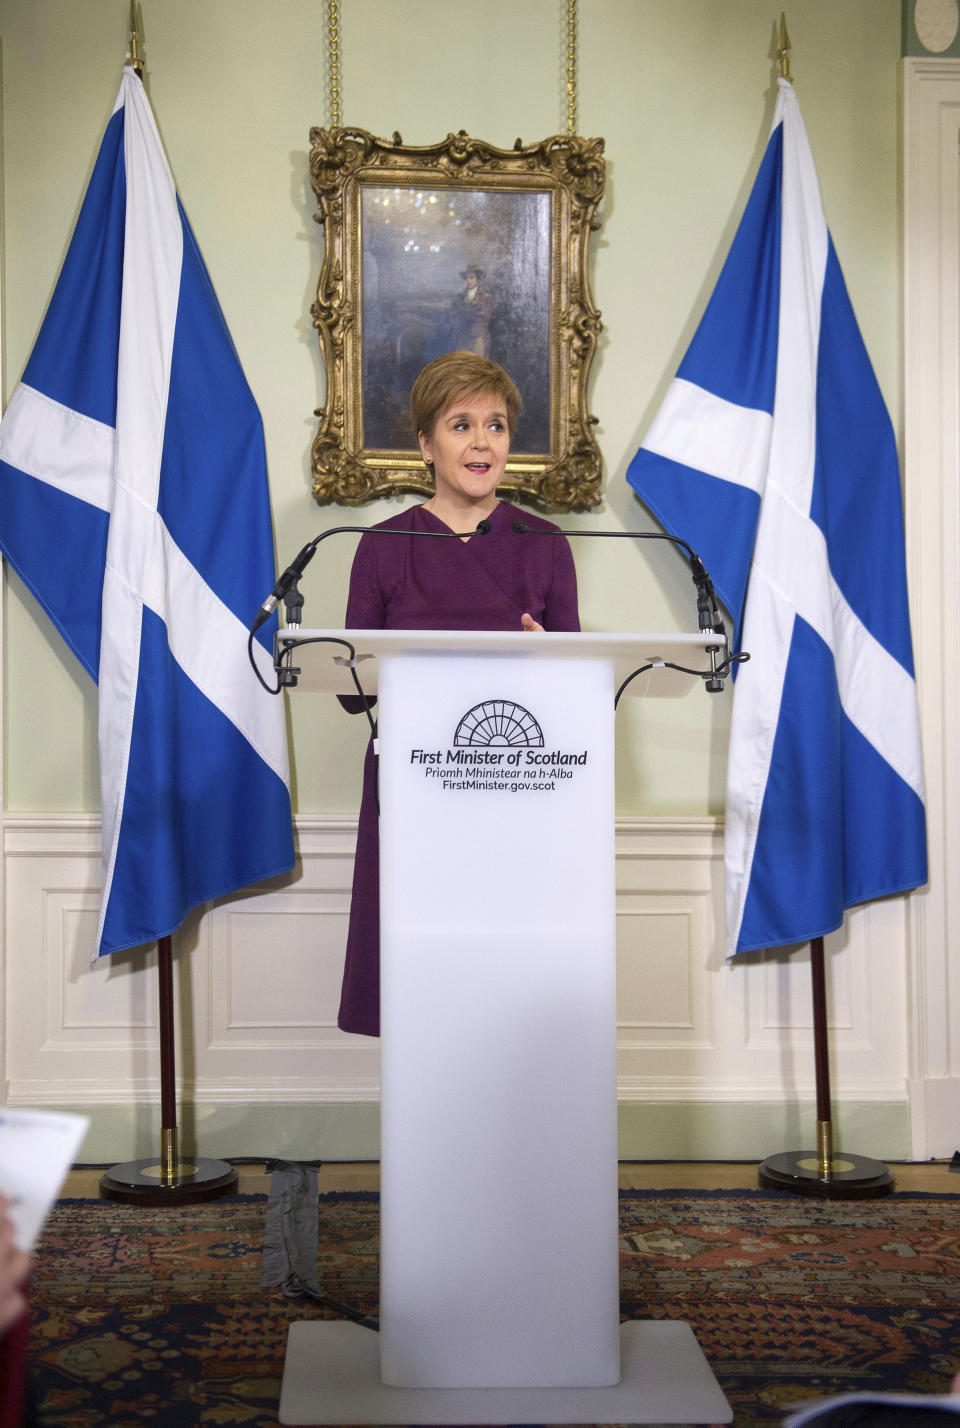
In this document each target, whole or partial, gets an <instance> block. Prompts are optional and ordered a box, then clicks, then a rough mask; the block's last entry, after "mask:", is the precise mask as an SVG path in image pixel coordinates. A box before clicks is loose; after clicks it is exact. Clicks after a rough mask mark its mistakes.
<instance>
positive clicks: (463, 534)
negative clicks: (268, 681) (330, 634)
mask: <svg viewBox="0 0 960 1428" xmlns="http://www.w3.org/2000/svg"><path fill="white" fill-rule="evenodd" d="M492 528H493V527H492V524H491V522H490V521H487V520H483V521H479V522H478V523H477V526H476V528H475V530H472V531H410V530H398V529H397V528H396V527H389V526H388V527H383V526H333V527H332V528H331V529H330V530H328V531H321V532H320V534H319V535H317V536H314V538H313V540H311V541H308V542H307V544H306V545H305V546H304V547H303V549H302V550H301V551H299V552H298V554H297V555H295V556H294V558H293V560H291V562H290V564H289V565H288V566H287V568H286V570H285V571H284V572H283V574H282V575H280V576H278V578H277V583H276V584H275V585H274V587H273V589H272V590H271V591H270V594H269V595H268V596H267V598H266V600H264V602H263V604H262V605H261V606H260V608H259V610H258V611H257V613H256V616H255V617H254V621H253V624H252V625H251V626H250V634H251V635H252V634H255V633H256V631H257V630H259V628H260V626H261V625H262V624H263V623H264V621H265V620H269V618H270V616H271V615H272V614H273V612H274V610H275V609H276V608H277V606H278V605H279V603H280V601H281V600H284V599H286V597H287V596H288V595H289V594H290V592H291V591H292V590H294V588H295V587H296V585H297V582H298V581H299V579H300V577H301V575H302V574H303V572H304V571H305V570H306V568H307V566H308V565H309V564H310V562H311V560H312V559H313V557H314V556H315V555H316V553H317V546H318V545H319V544H320V542H321V541H322V540H326V539H327V537H328V536H333V535H344V534H348V535H350V534H352V535H398V536H429V537H430V538H431V539H432V540H468V539H469V538H470V536H473V535H488V534H489V533H490V531H491V530H492ZM291 603H293V604H294V605H295V606H296V608H297V609H298V610H299V608H300V607H301V606H302V605H303V598H302V596H301V597H299V601H297V600H296V599H295V600H294V601H293V602H291Z"/></svg>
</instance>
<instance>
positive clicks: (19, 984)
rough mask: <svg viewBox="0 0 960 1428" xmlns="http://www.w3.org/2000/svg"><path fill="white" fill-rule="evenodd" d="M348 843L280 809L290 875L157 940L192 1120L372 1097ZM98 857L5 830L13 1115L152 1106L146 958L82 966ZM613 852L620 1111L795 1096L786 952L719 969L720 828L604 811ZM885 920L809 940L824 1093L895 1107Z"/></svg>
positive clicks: (49, 826) (46, 833)
mask: <svg viewBox="0 0 960 1428" xmlns="http://www.w3.org/2000/svg"><path fill="white" fill-rule="evenodd" d="M355 837H356V823H355V820H354V819H349V818H309V817H305V818H300V819H298V820H297V842H298V848H299V852H300V863H299V866H298V869H297V871H296V872H295V873H294V874H291V875H290V876H288V877H284V878H278V879H275V880H273V881H271V882H270V883H266V884H263V885H261V886H260V887H258V888H254V889H251V890H249V891H248V892H246V893H244V894H242V895H240V896H238V897H235V898H232V899H230V900H227V901H224V902H222V903H216V904H213V905H211V906H210V907H209V908H208V909H207V910H206V911H205V912H204V914H203V915H202V916H199V915H198V916H196V917H194V918H192V919H191V920H190V921H189V922H188V924H187V925H186V927H185V928H184V929H183V931H182V932H181V933H180V934H178V936H177V937H176V939H175V942H174V947H175V982H176V998H177V1005H178V1026H179V1045H178V1073H179V1085H180V1095H181V1099H182V1100H183V1101H184V1102H186V1103H189V1104H191V1105H194V1106H196V1107H198V1108H200V1109H198V1115H199V1114H200V1110H201V1109H202V1108H203V1107H207V1108H209V1111H210V1113H211V1114H213V1112H214V1108H216V1110H217V1113H218V1114H222V1113H225V1112H226V1111H227V1109H228V1108H229V1107H234V1108H235V1111H236V1112H237V1113H239V1112H240V1110H241V1109H242V1108H244V1107H248V1106H251V1105H254V1104H257V1105H260V1106H264V1107H267V1106H276V1107H280V1106H286V1107H290V1106H297V1105H299V1106H303V1107H309V1106H323V1105H327V1106H331V1107H332V1106H335V1105H350V1104H354V1105H357V1104H360V1103H369V1102H373V1101H376V1099H377V1096H378V1087H379V1082H378V1049H377V1043H376V1042H373V1041H370V1040H369V1039H367V1038H365V1037H357V1036H348V1035H346V1034H344V1033H342V1032H340V1031H339V1030H337V1028H336V1009H337V1000H338V995H339V979H340V971H341V966H342V958H343V947H344V943H345V937H346V924H347V914H348V910H349V897H350V883H351V877H352V862H353V848H354V841H355ZM99 853H100V828H99V820H98V819H97V818H95V817H91V816H79V815H69V816H59V815H51V816H48V817H37V816H27V815H16V814H14V815H10V816H8V818H7V819H6V820H5V825H4V831H3V868H4V873H5V876H6V880H7V908H6V943H7V948H8V995H7V999H6V1034H7V1043H8V1057H7V1078H8V1094H9V1099H10V1101H11V1102H13V1103H17V1104H32V1105H65V1104H78V1103H79V1104H85V1105H89V1106H91V1107H101V1108H105V1107H109V1106H123V1105H127V1106H138V1105H147V1104H152V1103H154V1102H155V1101H156V1100H157V1098H158V1094H159V1091H158V1072H159V1061H158V1054H157V1047H156V1041H157V1035H156V999H155V963H154V959H153V954H152V953H149V954H145V953H143V952H139V951H138V952H133V953H124V954H115V955H114V956H113V957H112V958H105V959H102V960H101V961H100V962H99V963H98V964H97V965H96V967H94V968H92V969H91V968H90V967H89V965H88V956H89V946H90V945H91V942H92V938H93V935H94V928H95V924H96V909H97V887H98V883H99V862H100V859H99ZM616 858H617V869H616V882H617V911H618V939H619V963H620V1028H619V1048H620V1049H619V1069H620V1079H619V1095H620V1098H621V1100H622V1101H623V1102H625V1103H634V1104H636V1105H638V1106H639V1105H641V1104H643V1103H649V1104H650V1105H666V1104H667V1103H677V1102H683V1103H702V1104H703V1105H704V1106H719V1105H720V1104H721V1103H741V1104H743V1105H754V1106H759V1105H760V1104H761V1103H766V1104H770V1103H772V1104H776V1103H780V1104H784V1103H791V1104H793V1103H801V1102H809V1101H811V1100H812V1098H813V1095H814V1076H813V1052H812V1033H811V1016H810V1006H809V1003H810V990H809V982H810V978H809V963H808V960H807V956H806V953H805V951H804V950H802V949H801V950H799V951H796V952H795V953H793V954H792V955H790V954H788V953H778V954H768V956H766V957H754V958H744V959H741V960H740V962H739V963H738V964H735V965H733V966H727V965H725V964H724V962H723V956H722V947H721V939H720V935H719V930H720V921H721V916H722V897H723V892H722V887H723V849H722V826H721V824H720V822H719V821H718V820H716V819H711V818H699V819H698V818H693V819H674V820H659V819H629V820H621V821H620V822H618V825H617V830H616ZM903 921H904V918H903V907H902V905H901V904H900V903H898V902H897V901H896V900H893V901H891V902H889V903H887V904H882V905H875V906H873V907H870V908H866V909H862V910H860V911H859V912H857V913H856V914H854V915H853V916H852V917H851V918H850V919H849V922H848V925H847V928H846V930H845V932H844V934H843V935H842V936H841V937H837V938H834V939H828V967H829V975H830V980H831V1005H832V1009H833V1015H832V1023H833V1027H832V1054H833V1059H834V1063H835V1065H834V1077H835V1080H834V1094H835V1098H836V1099H837V1101H838V1102H842V1103H844V1104H846V1103H853V1102H856V1103H891V1102H894V1103H898V1104H901V1105H902V1106H904V1107H905V1104H906V1095H907V1092H906V1087H905V1040H904V1034H903V1010H902V1009H903V1005H904V1001H905V987H904V981H903V967H902V962H903V957H902V947H903V937H904V927H903ZM865 987H868V988H869V987H872V988H873V990H872V991H870V992H869V994H867V995H865V994H864V988H865Z"/></svg>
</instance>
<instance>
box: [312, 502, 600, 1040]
mask: <svg viewBox="0 0 960 1428" xmlns="http://www.w3.org/2000/svg"><path fill="white" fill-rule="evenodd" d="M489 519H490V526H491V529H490V531H489V533H488V534H487V535H477V536H472V537H471V538H470V540H469V541H454V540H418V539H417V538H416V537H410V538H409V539H408V540H404V539H403V537H402V536H390V537H386V536H380V537H378V536H364V537H363V538H362V539H361V541H360V544H359V546H358V547H357V554H356V556H355V557H354V562H353V569H352V570H351V572H350V596H349V600H348V602H347V616H346V620H345V625H346V628H347V629H348V630H519V629H520V628H521V624H520V617H521V615H523V614H525V613H529V614H530V615H532V616H533V618H534V619H535V620H536V621H537V622H538V623H539V624H541V625H542V626H543V628H544V629H545V630H579V628H580V620H579V618H578V615H577V578H576V573H575V571H574V567H573V557H572V555H571V554H570V547H569V545H568V544H567V542H566V540H564V539H557V538H554V537H551V538H550V539H541V538H540V537H538V536H536V535H517V533H516V532H515V531H514V530H513V529H512V522H513V521H514V520H521V519H522V520H523V521H525V522H526V524H527V525H528V526H531V527H533V528H534V529H535V530H556V529H557V527H556V526H552V525H551V524H550V522H549V521H544V520H541V519H540V518H539V517H538V516H532V515H530V514H529V512H527V511H520V510H518V509H517V507H516V506H510V505H507V503H506V502H504V501H501V503H500V505H499V506H497V508H496V510H495V511H494V512H493V514H492V515H491V516H490V518H489ZM391 526H394V527H399V528H400V529H401V530H415V531H435V532H446V531H447V530H448V527H447V526H445V525H444V524H443V522H442V521H440V520H438V519H437V517H436V516H434V515H433V514H432V513H431V512H430V511H427V510H425V509H424V508H423V506H415V507H414V508H413V510H410V511H404V512H402V513H401V514H400V515H398V516H391V517H390V519H389V520H387V521H382V522H381V523H380V526H379V527H378V529H387V530H389V529H390V527H391ZM341 703H342V704H343V705H344V707H345V708H346V709H349V710H350V712H351V713H356V712H358V711H359V710H360V708H361V707H362V706H361V704H360V700H359V699H358V698H356V697H355V696H354V697H352V698H346V697H345V698H343V699H341ZM379 858H380V838H379V828H378V824H377V809H376V801H375V797H374V787H373V749H372V747H371V746H368V747H367V756H366V760H365V762H364V768H363V796H362V799H361V803H360V821H359V824H358V827H357V855H356V859H355V861H354V866H353V897H352V900H351V903H350V926H349V930H348V932H347V955H346V962H345V965H344V969H343V991H342V994H341V998H340V1015H339V1017H338V1024H339V1025H340V1027H341V1028H342V1029H343V1030H344V1031H356V1032H362V1033H363V1034H364V1035H366V1036H378V1035H379V1034H380V864H379Z"/></svg>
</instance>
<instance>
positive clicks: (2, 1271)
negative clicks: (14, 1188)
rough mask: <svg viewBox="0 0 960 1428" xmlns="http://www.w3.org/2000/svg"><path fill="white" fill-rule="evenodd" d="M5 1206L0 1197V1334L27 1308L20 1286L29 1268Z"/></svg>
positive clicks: (2, 1198) (26, 1257) (28, 1261)
mask: <svg viewBox="0 0 960 1428" xmlns="http://www.w3.org/2000/svg"><path fill="white" fill-rule="evenodd" d="M7 1205H8V1201H7V1200H6V1199H5V1198H4V1197H3V1196H2V1195H0V1334H5V1333H6V1332H7V1330H8V1329H9V1328H10V1326H11V1325H12V1324H15V1323H16V1322H17V1320H18V1319H19V1318H20V1315H21V1314H22V1313H23V1311H24V1310H25V1309H26V1307H27V1301H26V1300H25V1299H24V1297H23V1295H22V1294H21V1293H20V1286H21V1284H22V1283H23V1281H24V1280H25V1279H26V1277H27V1271H28V1270H29V1268H30V1256H29V1255H27V1254H24V1253H23V1251H22V1250H18V1249H17V1247H16V1245H15V1244H14V1241H13V1221H12V1220H11V1219H10V1217H9V1215H8V1214H7V1213H6V1212H7Z"/></svg>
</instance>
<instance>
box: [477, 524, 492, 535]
mask: <svg viewBox="0 0 960 1428" xmlns="http://www.w3.org/2000/svg"><path fill="white" fill-rule="evenodd" d="M492 530H493V525H492V523H491V522H490V521H477V535H489V534H490V532H491V531H492Z"/></svg>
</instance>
